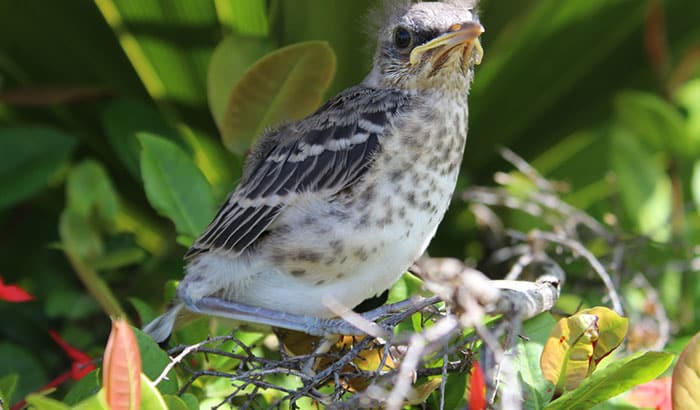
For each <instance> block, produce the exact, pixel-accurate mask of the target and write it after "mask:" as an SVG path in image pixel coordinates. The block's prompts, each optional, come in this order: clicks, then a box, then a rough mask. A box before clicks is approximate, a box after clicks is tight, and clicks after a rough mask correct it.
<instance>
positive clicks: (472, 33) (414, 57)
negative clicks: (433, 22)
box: [409, 21, 484, 65]
mask: <svg viewBox="0 0 700 410" xmlns="http://www.w3.org/2000/svg"><path fill="white" fill-rule="evenodd" d="M483 32H484V26H482V25H481V24H479V23H476V22H473V21H469V22H466V23H462V24H455V25H453V26H452V27H450V29H449V31H448V32H447V33H445V34H442V35H441V36H439V37H436V38H434V39H432V40H430V41H428V42H427V43H425V44H421V45H420V46H418V47H416V48H414V49H413V50H412V51H411V55H410V57H409V61H410V62H411V65H415V64H417V63H418V62H419V61H420V59H421V57H422V56H423V54H425V53H426V52H427V51H429V50H433V49H435V48H438V47H443V49H444V50H445V52H443V53H440V55H443V54H444V53H447V52H448V51H450V50H452V49H453V48H455V47H456V46H459V45H464V46H466V47H465V55H466V56H468V55H470V54H471V52H472V50H474V51H476V54H475V56H474V61H475V63H476V64H479V63H481V57H482V56H483V54H484V50H483V49H482V48H481V42H479V36H480V35H481V33H483Z"/></svg>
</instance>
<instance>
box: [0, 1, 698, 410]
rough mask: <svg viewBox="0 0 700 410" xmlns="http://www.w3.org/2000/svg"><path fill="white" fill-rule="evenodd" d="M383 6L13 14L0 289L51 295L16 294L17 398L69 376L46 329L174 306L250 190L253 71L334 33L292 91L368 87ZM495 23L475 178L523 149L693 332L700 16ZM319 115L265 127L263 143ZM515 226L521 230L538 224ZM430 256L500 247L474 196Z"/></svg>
mask: <svg viewBox="0 0 700 410" xmlns="http://www.w3.org/2000/svg"><path fill="white" fill-rule="evenodd" d="M373 3H374V2H372V1H368V0H356V1H346V0H294V1H291V0H270V1H265V0H212V1H196V2H194V1H188V0H168V1H154V0H146V1H142V0H96V1H95V2H90V1H69V2H45V1H38V0H27V1H22V2H18V1H5V2H0V276H1V277H2V278H3V280H4V281H5V282H6V283H17V284H19V285H21V286H22V287H23V288H25V289H27V290H28V291H29V292H31V293H32V294H33V295H34V296H35V297H36V300H35V301H33V302H29V303H24V304H9V303H5V302H1V301H0V317H2V318H3V320H2V322H3V326H1V327H0V339H2V342H0V377H2V376H3V375H6V374H11V373H18V374H19V381H18V382H17V386H16V388H13V389H12V390H13V391H14V395H13V396H12V399H11V401H12V402H16V401H18V400H19V399H21V398H22V397H24V396H25V395H26V394H27V393H29V392H31V391H32V390H34V389H36V388H38V387H40V386H42V385H44V384H45V383H46V382H47V381H48V380H49V379H50V378H52V376H53V375H57V374H59V373H61V372H62V371H63V370H64V369H66V368H68V367H69V366H70V363H69V361H68V359H67V358H65V357H64V356H63V354H62V353H61V351H60V350H59V348H58V347H57V346H56V345H55V344H53V342H52V341H51V339H50V338H49V337H48V334H47V331H48V329H56V330H58V331H59V332H60V333H61V335H62V336H63V337H64V338H65V339H66V340H68V341H69V342H70V343H72V344H73V345H74V346H77V347H78V348H81V349H84V350H85V351H87V352H88V353H90V354H93V355H99V354H100V352H101V349H102V346H103V344H104V342H105V341H106V338H107V334H108V331H109V318H108V316H107V315H106V314H105V313H109V314H116V313H119V312H122V311H123V310H125V311H126V314H127V315H128V316H129V317H130V318H131V319H132V320H133V322H134V323H136V324H139V323H141V321H142V320H146V319H150V317H149V318H145V317H139V315H149V314H150V315H152V312H150V313H149V311H148V309H149V307H150V308H156V309H157V308H159V307H160V306H162V305H163V304H164V303H166V302H167V298H165V297H164V296H163V295H164V290H163V288H164V284H165V283H166V281H168V280H172V279H178V278H180V276H181V272H182V263H181V256H182V255H183V253H184V251H185V250H186V247H187V245H188V244H190V243H191V241H192V240H193V239H194V237H196V235H197V234H198V233H199V232H200V231H201V230H202V229H203V228H204V226H205V225H206V224H207V223H208V221H209V219H210V218H211V216H212V215H213V212H214V211H215V208H216V205H217V204H218V203H220V202H221V201H222V200H223V199H224V198H225V195H226V194H227V193H228V192H229V191H231V190H232V189H233V188H234V186H235V182H236V180H237V178H238V177H239V176H240V172H241V171H240V168H241V165H242V156H241V155H240V154H232V153H230V152H229V151H227V150H225V149H224V148H223V143H222V140H221V138H220V132H219V129H221V125H217V124H222V123H225V118H226V115H227V114H226V113H227V110H230V106H229V104H228V98H229V96H230V91H231V89H232V88H233V86H234V84H236V82H237V81H238V80H239V79H241V78H242V77H243V76H244V73H245V71H246V69H248V67H249V66H251V65H252V64H253V63H254V62H255V61H257V60H258V59H259V58H260V57H262V56H263V55H266V54H268V53H269V52H271V51H272V50H274V49H276V48H279V47H282V46H287V45H290V44H296V43H299V42H303V41H309V40H323V41H326V42H327V43H328V44H329V45H330V47H331V48H332V49H333V51H334V53H335V58H336V62H335V64H333V67H331V66H330V64H331V62H332V58H329V57H327V56H326V57H323V56H320V57H319V56H314V55H312V58H313V61H326V62H325V63H322V64H319V67H318V71H317V73H318V74H319V75H318V76H317V77H319V78H317V79H313V78H311V79H309V78H308V76H306V77H305V76H302V77H301V79H300V80H297V81H301V82H302V83H303V82H304V81H306V82H308V83H309V84H310V85H314V86H318V88H316V89H314V90H311V91H312V94H313V93H314V92H315V93H316V94H323V90H326V91H325V95H324V97H329V96H331V95H332V94H334V93H336V92H338V91H340V90H342V89H344V88H346V87H348V86H351V85H353V84H355V83H357V82H359V81H361V79H362V78H363V76H364V75H365V74H366V73H367V71H368V68H369V64H370V61H371V50H372V44H371V40H367V37H366V35H365V34H364V23H363V20H364V17H363V16H364V15H365V14H366V12H367V9H368V8H369V7H370V6H371V5H372V4H373ZM481 9H482V13H481V16H482V17H481V20H482V23H483V24H484V26H485V27H486V33H485V34H484V36H483V44H484V49H485V57H484V62H483V64H482V65H481V66H480V67H478V70H477V75H476V80H475V82H474V86H473V90H472V92H471V96H470V110H471V112H470V133H469V143H468V146H467V151H466V154H465V159H464V166H463V174H462V178H461V179H460V186H461V187H464V186H467V185H468V184H477V183H478V184H490V183H491V180H492V176H493V174H494V172H495V171H497V170H501V169H503V168H504V167H505V164H504V162H503V161H502V160H501V159H500V158H499V157H498V155H497V149H496V148H497V147H499V146H507V147H509V148H510V149H512V150H514V151H515V152H518V153H519V154H521V155H523V156H524V157H525V158H526V159H528V160H529V161H531V162H532V163H533V165H534V166H535V167H536V168H537V169H538V170H539V171H541V172H542V173H543V174H544V175H545V176H546V177H548V178H551V179H554V180H558V181H563V182H564V183H565V185H566V186H567V187H568V189H567V190H566V193H565V195H564V196H565V199H567V200H568V201H570V202H571V203H572V204H574V205H575V206H578V207H580V208H582V209H584V210H586V211H587V212H589V213H591V214H592V215H593V216H595V217H597V218H599V219H600V220H605V221H606V222H608V223H610V224H612V225H613V227H614V229H618V230H620V231H625V232H631V233H635V234H644V235H646V236H648V237H649V238H650V239H651V240H652V241H653V242H648V243H645V244H644V245H640V246H639V247H638V248H637V250H636V252H639V254H638V255H635V264H634V266H631V267H628V268H629V270H630V271H641V272H643V273H644V274H645V275H647V277H648V278H649V280H650V281H651V283H652V284H653V286H654V287H656V288H657V289H658V290H659V293H660V295H661V298H662V301H663V302H664V304H665V306H666V307H667V309H668V312H669V314H670V316H671V318H672V320H673V325H674V329H675V331H676V335H677V336H678V337H679V338H683V337H687V336H688V335H691V334H692V333H694V330H695V329H697V328H698V327H700V303H698V302H696V301H697V300H700V285H699V284H698V283H697V281H695V275H696V274H697V272H698V270H700V248H699V245H698V244H700V211H699V209H700V155H699V154H700V70H699V69H698V67H699V65H698V63H700V25H698V24H697V21H698V17H699V16H700V2H697V1H694V0H666V1H661V0H649V1H642V0H572V1H566V2H563V1H560V0H524V1H518V2H504V1H496V0H483V1H482V5H481ZM307 44H308V43H307ZM311 44H313V43H311ZM320 44H323V43H320ZM318 59H322V60H318ZM307 64H308V62H307ZM324 70H326V71H325V73H326V74H328V76H327V78H328V79H330V78H331V77H330V75H332V72H333V70H335V76H334V77H333V81H332V83H330V85H329V86H328V88H326V86H327V85H328V84H327V81H326V84H324V83H323V81H324V80H323V78H325V77H324V75H325V74H324ZM306 74H308V73H306ZM312 74H313V73H312ZM297 85H298V84H297ZM294 92H297V91H294ZM310 98H311V100H310V101H311V102H310V103H309V104H311V105H316V101H314V100H313V95H312V96H311V97H310ZM227 107H228V108H227ZM308 110H309V108H308V107H302V109H301V110H299V111H297V112H293V113H285V112H281V113H280V112H276V113H273V114H270V113H269V112H268V113H263V115H262V117H261V118H262V119H261V121H262V122H261V123H257V124H254V125H255V126H254V127H253V128H252V129H254V130H259V129H261V124H264V125H267V124H268V123H269V122H270V121H273V122H274V121H277V120H280V119H293V117H298V116H301V115H303V114H304V113H306V112H308ZM285 115H291V116H292V118H285ZM265 121H267V122H265ZM251 137H252V136H250V135H248V136H246V137H245V138H251ZM233 138H237V140H236V141H237V142H238V143H241V144H246V143H247V140H245V139H244V140H241V139H240V138H243V137H233ZM227 145H228V146H231V145H229V144H227ZM505 216H506V217H507V218H508V219H509V220H510V222H511V223H512V224H514V226H517V227H520V228H522V229H523V230H526V229H527V227H529V226H531V223H532V221H531V220H528V219H525V218H523V217H522V216H521V215H517V214H516V213H513V214H512V215H509V214H506V215H505ZM430 250H431V254H433V255H436V256H441V255H449V256H456V257H460V258H472V259H479V258H481V257H483V256H484V255H486V254H488V251H489V249H488V248H486V247H485V246H484V245H483V244H482V243H481V242H480V241H479V234H478V231H477V229H476V226H475V223H474V220H473V217H472V216H470V214H469V212H468V211H467V210H466V207H465V205H464V204H461V203H459V202H457V201H455V203H453V205H452V208H451V210H450V211H449V213H448V215H447V217H446V223H443V225H442V227H441V229H440V230H439V232H438V236H437V238H436V239H435V240H434V241H433V243H432V245H431V249H430ZM494 274H497V273H494ZM582 277H585V273H584V274H583V275H582ZM618 279H621V280H623V281H624V278H618ZM595 286H598V285H595ZM171 291H172V289H171ZM577 291H578V292H580V293H581V295H580V296H581V298H583V299H585V298H586V297H587V296H586V295H592V296H593V297H598V296H597V295H599V293H596V292H597V291H598V288H597V287H595V288H583V290H582V289H581V288H578V289H577ZM88 295H89V297H87V296H88ZM598 298H599V297H598ZM98 306H99V307H100V308H101V309H100V308H98ZM572 309H575V306H573V307H572ZM206 332H207V329H202V332H201V336H202V337H204V336H205V335H206ZM198 335H199V334H198ZM255 337H259V335H258V336H255ZM195 341H197V340H189V342H195ZM0 380H6V379H0ZM7 380H9V379H7ZM91 380H94V378H93V379H91ZM461 383H462V384H464V381H461ZM220 387H221V388H223V387H225V386H220ZM198 388H199V389H200V390H197V391H198V393H201V394H202V395H203V396H207V397H210V398H212V397H214V398H215V397H219V396H217V394H219V393H212V391H214V390H216V388H215V387H211V388H209V387H207V388H209V391H208V392H204V393H203V390H206V389H204V387H202V386H199V387H198ZM1 390H2V389H0V394H2V392H1ZM5 393H6V392H5ZM74 394H75V393H74ZM81 397H82V396H81ZM212 400H213V399H212ZM77 401H79V400H77V399H75V400H74V402H77ZM457 401H458V400H457Z"/></svg>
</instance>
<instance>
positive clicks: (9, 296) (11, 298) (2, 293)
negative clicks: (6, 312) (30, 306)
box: [0, 276, 34, 303]
mask: <svg viewBox="0 0 700 410" xmlns="http://www.w3.org/2000/svg"><path fill="white" fill-rule="evenodd" d="M0 300H4V301H6V302H12V303H20V302H29V301H32V300H34V296H32V295H31V294H29V292H27V291H26V290H24V289H22V288H20V287H19V286H17V285H5V283H4V282H3V281H2V277H1V276H0Z"/></svg>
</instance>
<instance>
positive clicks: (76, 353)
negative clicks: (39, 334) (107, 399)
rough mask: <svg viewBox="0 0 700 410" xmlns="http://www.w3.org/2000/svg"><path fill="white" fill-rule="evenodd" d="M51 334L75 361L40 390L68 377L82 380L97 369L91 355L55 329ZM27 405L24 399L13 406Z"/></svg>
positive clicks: (59, 383)
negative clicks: (71, 343) (69, 341)
mask: <svg viewBox="0 0 700 410" xmlns="http://www.w3.org/2000/svg"><path fill="white" fill-rule="evenodd" d="M49 335H50V336H51V338H52V339H53V340H54V341H55V342H56V343H57V344H58V345H59V346H61V349H63V351H64V352H66V354H67V355H68V357H70V359H71V361H72V362H73V363H72V365H71V369H70V370H69V371H67V372H65V373H63V374H62V375H60V376H58V377H56V378H55V379H53V380H51V381H50V382H48V383H46V385H45V386H43V387H42V388H40V389H39V391H42V390H47V389H51V388H54V387H58V386H60V385H61V384H63V383H65V382H66V380H68V379H73V380H80V379H82V378H83V377H84V376H85V375H86V374H88V373H90V372H91V371H93V370H95V365H94V364H93V363H92V360H91V359H90V356H88V355H86V354H85V353H83V352H81V351H80V350H78V349H76V348H75V347H73V346H71V345H70V344H68V342H66V341H65V340H63V338H61V336H59V335H58V333H57V332H56V331H55V330H49ZM25 405H26V402H25V401H24V400H22V401H20V402H19V403H16V404H15V405H14V406H12V410H20V409H22V408H24V406H25Z"/></svg>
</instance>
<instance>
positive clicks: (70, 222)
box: [58, 208, 104, 259]
mask: <svg viewBox="0 0 700 410" xmlns="http://www.w3.org/2000/svg"><path fill="white" fill-rule="evenodd" d="M58 230H59V233H60V235H61V241H62V243H63V246H65V247H66V249H68V250H69V251H70V252H72V253H74V254H75V255H76V256H79V257H80V258H82V259H96V258H98V257H99V256H100V255H102V254H103V253H104V244H103V243H102V237H100V233H99V231H98V230H97V228H96V227H95V226H94V225H93V224H92V223H91V222H90V221H89V220H88V219H86V218H85V217H84V216H83V215H81V214H79V213H78V212H77V211H74V210H73V209H70V208H67V209H64V210H63V212H62V213H61V217H60V220H59V225H58Z"/></svg>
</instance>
